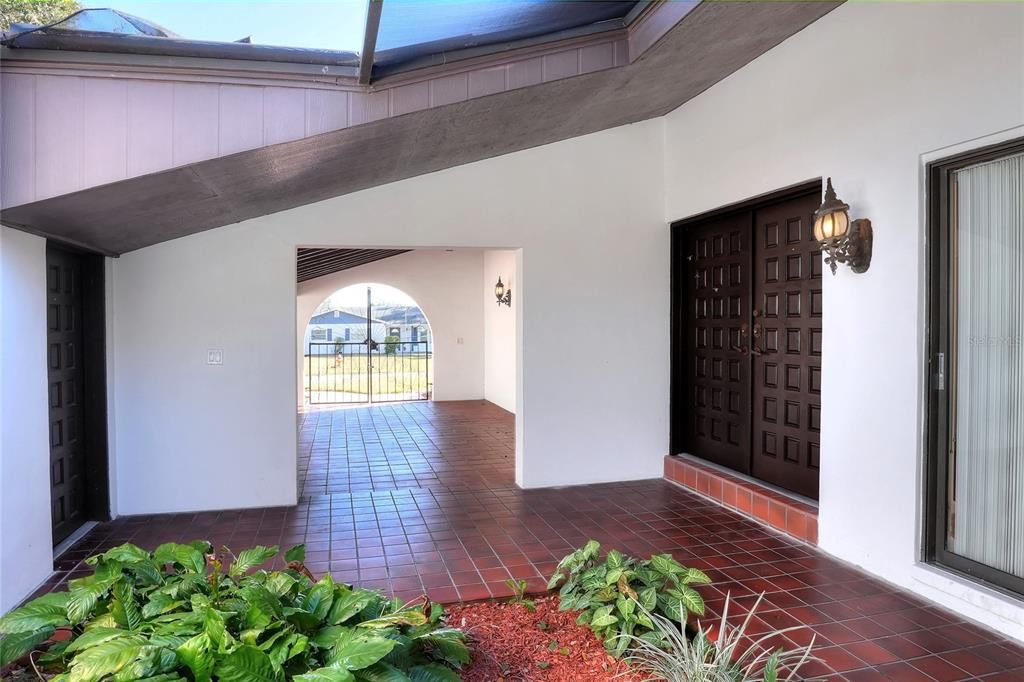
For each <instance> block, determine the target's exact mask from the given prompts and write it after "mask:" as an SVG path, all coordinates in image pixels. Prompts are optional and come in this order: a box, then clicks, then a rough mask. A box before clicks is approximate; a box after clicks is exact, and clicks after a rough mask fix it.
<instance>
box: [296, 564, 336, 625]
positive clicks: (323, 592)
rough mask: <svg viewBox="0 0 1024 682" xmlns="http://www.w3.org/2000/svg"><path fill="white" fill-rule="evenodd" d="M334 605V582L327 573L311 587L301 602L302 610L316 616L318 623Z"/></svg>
mask: <svg viewBox="0 0 1024 682" xmlns="http://www.w3.org/2000/svg"><path fill="white" fill-rule="evenodd" d="M332 603H334V581H333V580H331V575H330V574H329V573H328V574H327V575H325V576H324V577H323V578H322V579H321V580H320V582H318V583H317V584H316V585H313V587H311V588H310V589H309V593H307V594H306V597H305V599H303V600H302V608H303V609H305V610H306V611H308V612H309V613H312V614H313V615H314V616H316V619H317V620H318V621H321V620H324V619H325V618H326V617H327V614H328V613H329V612H330V610H331V604H332Z"/></svg>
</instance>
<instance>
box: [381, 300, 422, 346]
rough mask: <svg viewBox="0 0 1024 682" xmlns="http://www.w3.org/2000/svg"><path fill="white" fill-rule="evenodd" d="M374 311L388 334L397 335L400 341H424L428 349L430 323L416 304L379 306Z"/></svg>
mask: <svg viewBox="0 0 1024 682" xmlns="http://www.w3.org/2000/svg"><path fill="white" fill-rule="evenodd" d="M375 312H376V314H377V317H378V318H380V320H382V321H383V322H384V324H385V326H386V332H387V335H388V336H394V337H398V339H399V340H400V341H401V342H402V343H426V344H427V347H428V349H429V343H430V324H429V323H428V322H427V317H426V315H424V314H423V311H422V310H420V309H419V308H417V307H416V306H380V307H378V308H375Z"/></svg>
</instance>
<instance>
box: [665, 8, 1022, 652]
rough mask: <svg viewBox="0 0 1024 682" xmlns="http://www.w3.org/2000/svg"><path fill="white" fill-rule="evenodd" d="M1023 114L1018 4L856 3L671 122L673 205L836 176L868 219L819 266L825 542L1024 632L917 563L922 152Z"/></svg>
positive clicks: (1009, 611)
mask: <svg viewBox="0 0 1024 682" xmlns="http://www.w3.org/2000/svg"><path fill="white" fill-rule="evenodd" d="M1022 123H1024V5H1021V4H1019V3H1005V4H1000V3H992V4H982V3H964V4H954V3H933V4H921V3H914V4H912V5H899V4H896V5H894V4H891V3H847V4H846V5H843V6H842V7H840V8H838V9H836V10H835V11H833V12H832V13H830V14H829V15H827V16H825V17H824V18H822V19H821V20H819V21H817V22H816V23H814V24H812V25H811V26H810V27H808V28H806V29H804V30H803V31H802V32H800V33H799V34H797V35H795V36H794V37H792V38H790V39H789V40H787V41H786V42H784V43H783V44H782V45H780V46H778V47H776V48H775V49H773V50H771V51H770V52H768V53H766V54H765V55H762V56H761V57H760V58H759V59H757V60H755V61H754V62H752V63H750V64H749V65H747V66H746V67H744V68H743V69H741V70H739V71H738V72H736V73H735V74H733V75H732V76H730V77H729V78H727V79H726V80H724V81H722V82H720V83H719V84H717V85H716V86H714V87H713V88H711V89H710V90H708V91H706V92H705V93H703V94H702V95H700V96H699V97H697V98H696V99H694V100H692V101H690V102H689V103H687V104H685V105H684V106H682V107H681V108H679V109H677V110H676V111H675V112H673V113H671V114H670V115H668V116H667V118H666V149H665V167H666V179H665V186H666V191H665V202H666V215H667V217H668V218H669V219H677V218H682V217H685V216H690V215H694V214H697V213H700V212H702V211H705V210H708V209H711V208H714V207H717V206H720V205H724V204H729V203H732V202H735V201H738V200H741V199H743V198H746V197H751V196H755V195H758V194H762V193H765V192H769V191H772V190H775V189H778V188H780V187H784V186H786V185H790V184H793V183H797V182H800V181H803V180H807V179H810V178H816V177H819V176H821V177H823V176H828V175H830V176H832V179H833V181H834V183H835V186H836V190H837V192H838V194H839V196H840V198H842V199H843V200H845V201H847V202H848V203H849V204H850V205H851V207H852V208H851V215H852V217H854V218H860V217H867V218H870V219H871V221H872V223H873V225H874V230H875V236H874V258H873V261H872V263H871V269H870V270H869V271H868V272H867V273H865V274H862V275H855V274H852V273H851V272H850V270H848V269H847V268H841V269H840V272H839V274H838V275H837V276H836V277H834V278H833V277H832V276H831V275H829V274H826V275H825V283H824V288H825V315H824V355H823V358H822V370H823V384H822V407H823V415H822V425H821V447H822V464H821V507H820V543H821V546H822V547H823V548H824V549H825V550H827V551H829V552H831V553H832V554H834V555H836V556H838V557H840V558H843V559H846V560H848V561H851V562H853V563H855V564H858V565H860V566H863V567H864V568H866V569H868V570H869V571H871V572H873V573H876V574H878V575H881V576H882V577H884V578H887V579H889V580H891V581H893V582H895V583H898V584H900V585H903V586H905V587H908V588H910V589H913V590H915V591H917V592H920V593H922V594H924V595H925V596H926V597H929V598H932V599H934V600H936V601H939V602H941V603H943V604H945V605H947V606H950V607H952V608H954V609H956V610H958V611H960V612H961V613H963V614H965V615H967V616H969V617H972V618H975V619H977V620H980V621H983V622H985V623H987V624H989V625H991V626H993V627H996V628H998V629H999V630H1002V631H1003V632H1005V633H1007V634H1009V635H1011V636H1015V637H1017V638H1024V608H1022V603H1021V602H1020V601H1017V600H1013V599H1010V598H1006V597H1003V596H1001V595H999V594H997V593H995V592H993V591H990V590H986V589H982V588H978V587H976V586H973V585H971V584H969V583H966V582H964V581H960V580H958V579H952V578H949V577H948V576H946V575H944V574H941V573H939V572H936V571H935V570H934V569H929V568H925V567H923V566H922V565H921V564H920V563H919V559H920V543H919V539H920V537H921V525H920V518H921V509H922V502H921V481H922V452H923V445H922V433H923V424H922V414H923V402H922V401H923V397H924V388H923V387H924V384H925V381H924V369H923V368H924V365H925V363H924V358H923V353H924V350H923V349H924V338H923V328H924V322H925V317H924V315H925V308H924V296H925V281H924V269H923V268H924V262H925V240H924V220H925V215H924V209H923V192H924V176H923V163H924V159H925V157H926V156H927V155H928V154H935V153H936V150H942V149H944V148H947V147H949V146H951V145H955V144H958V143H962V142H965V141H970V140H975V139H976V138H980V137H983V136H986V135H990V134H993V133H997V132H998V131H1003V130H1006V129H1009V128H1012V127H1014V126H1019V125H1021V124H1022Z"/></svg>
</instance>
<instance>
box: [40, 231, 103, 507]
mask: <svg viewBox="0 0 1024 682" xmlns="http://www.w3.org/2000/svg"><path fill="white" fill-rule="evenodd" d="M46 250H47V253H49V252H50V251H58V252H63V253H65V254H69V255H72V256H75V257H77V258H78V259H79V261H80V264H81V282H80V285H81V292H82V355H81V359H82V368H83V374H82V382H83V386H82V393H81V396H82V407H83V415H82V416H83V420H84V422H83V424H82V431H83V445H84V449H85V458H86V461H85V466H86V483H85V493H86V505H85V511H86V514H87V517H88V518H87V520H89V521H109V520H110V518H111V514H110V455H109V434H108V429H107V417H108V412H107V329H106V271H105V260H106V259H105V256H103V255H100V254H97V253H95V252H92V251H87V250H84V249H81V248H79V247H77V246H72V245H66V244H62V243H60V242H56V241H52V240H48V241H47V244H46ZM51 475H52V472H51Z"/></svg>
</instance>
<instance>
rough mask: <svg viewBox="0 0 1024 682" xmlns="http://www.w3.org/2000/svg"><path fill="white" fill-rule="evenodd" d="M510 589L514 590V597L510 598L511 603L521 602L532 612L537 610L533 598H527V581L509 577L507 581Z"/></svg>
mask: <svg viewBox="0 0 1024 682" xmlns="http://www.w3.org/2000/svg"><path fill="white" fill-rule="evenodd" d="M505 584H506V585H508V587H509V589H510V590H512V598H511V599H509V600H508V603H509V604H519V605H520V606H522V607H523V608H525V609H526V610H527V611H529V612H530V613H533V612H534V611H536V610H537V605H536V604H534V603H533V600H532V599H527V598H526V581H525V580H516V579H515V578H509V579H508V580H506V581H505Z"/></svg>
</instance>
